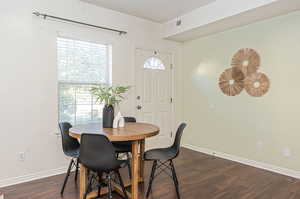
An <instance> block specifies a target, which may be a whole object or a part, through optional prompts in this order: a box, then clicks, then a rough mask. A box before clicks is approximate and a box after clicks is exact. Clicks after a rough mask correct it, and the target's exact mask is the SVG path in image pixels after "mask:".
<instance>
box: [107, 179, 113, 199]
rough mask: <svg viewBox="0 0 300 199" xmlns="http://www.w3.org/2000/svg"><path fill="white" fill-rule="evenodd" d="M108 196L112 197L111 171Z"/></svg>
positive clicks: (110, 198)
mask: <svg viewBox="0 0 300 199" xmlns="http://www.w3.org/2000/svg"><path fill="white" fill-rule="evenodd" d="M108 198H109V199H112V198H113V197H112V184H111V173H108Z"/></svg>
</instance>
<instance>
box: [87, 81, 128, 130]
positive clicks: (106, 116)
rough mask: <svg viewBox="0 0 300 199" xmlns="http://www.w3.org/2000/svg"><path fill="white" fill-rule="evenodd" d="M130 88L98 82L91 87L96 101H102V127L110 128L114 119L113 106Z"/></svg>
mask: <svg viewBox="0 0 300 199" xmlns="http://www.w3.org/2000/svg"><path fill="white" fill-rule="evenodd" d="M129 89H130V86H111V85H108V84H100V85H98V86H94V87H92V88H91V93H92V95H94V96H95V97H96V101H97V102H100V103H104V108H103V118H102V120H103V121H102V122H103V128H112V127H113V121H114V107H115V106H116V105H118V104H119V103H120V102H121V101H122V100H123V99H125V97H124V94H125V93H126V92H127V91H128V90H129Z"/></svg>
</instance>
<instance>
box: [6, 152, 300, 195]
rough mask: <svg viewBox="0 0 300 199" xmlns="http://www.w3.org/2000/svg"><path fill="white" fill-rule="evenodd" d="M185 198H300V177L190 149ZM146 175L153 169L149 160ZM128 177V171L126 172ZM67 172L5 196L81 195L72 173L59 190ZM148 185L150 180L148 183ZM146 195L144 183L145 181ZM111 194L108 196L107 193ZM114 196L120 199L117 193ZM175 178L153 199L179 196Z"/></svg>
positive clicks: (183, 161)
mask: <svg viewBox="0 0 300 199" xmlns="http://www.w3.org/2000/svg"><path fill="white" fill-rule="evenodd" d="M175 164H176V165H175V166H176V168H177V173H178V178H179V182H180V189H181V195H182V199H300V180H296V179H294V178H290V177H286V176H282V175H279V174H275V173H271V172H268V171H264V170H261V169H257V168H253V167H249V166H245V165H242V164H239V163H235V162H232V161H228V160H224V159H220V158H215V157H212V156H209V155H205V154H202V153H198V152H193V151H190V150H187V149H182V153H181V155H180V156H179V158H178V159H177V160H176V161H175ZM146 166H147V168H146V175H147V177H148V174H149V173H148V171H149V170H150V164H148V163H147V165H146ZM123 175H124V178H125V176H126V173H125V172H124V173H123ZM63 178H64V175H58V176H53V177H49V178H46V179H41V180H36V181H33V182H29V183H24V184H19V185H15V186H11V187H7V188H3V189H2V190H3V192H4V194H5V199H77V198H78V185H76V184H75V183H74V180H73V176H71V178H70V181H69V184H68V185H67V188H66V190H65V194H64V197H61V196H60V194H59V191H60V187H61V183H62V182H63ZM145 186H147V183H146V185H145ZM141 189H142V192H141V193H140V194H141V196H142V197H141V198H143V195H144V194H143V189H144V186H143V185H141ZM103 198H107V197H103ZM114 198H116V199H120V197H118V196H117V195H114ZM175 198H176V195H175V190H174V186H173V184H172V181H171V179H170V178H169V177H168V176H165V175H164V174H163V175H162V176H160V177H159V178H157V179H156V180H155V181H154V185H153V193H152V194H151V196H150V197H149V199H175Z"/></svg>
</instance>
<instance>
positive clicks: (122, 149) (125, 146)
mask: <svg viewBox="0 0 300 199" xmlns="http://www.w3.org/2000/svg"><path fill="white" fill-rule="evenodd" d="M124 120H125V123H130V122H136V119H135V118H134V117H124ZM112 143H113V145H114V147H115V149H116V152H117V156H119V154H121V153H124V154H126V159H127V166H128V173H129V177H130V178H131V158H130V153H131V147H132V142H130V141H123V142H112Z"/></svg>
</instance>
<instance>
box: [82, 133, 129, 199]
mask: <svg viewBox="0 0 300 199" xmlns="http://www.w3.org/2000/svg"><path fill="white" fill-rule="evenodd" d="M115 153H116V152H115V148H114V146H113V145H112V143H111V142H110V141H109V140H108V138H107V137H106V136H104V135H97V134H82V135H81V146H80V155H79V161H80V163H81V164H83V165H84V166H85V167H86V168H87V169H88V171H89V172H88V173H89V175H88V185H87V189H86V192H85V194H84V199H86V197H87V194H88V193H89V192H90V191H91V190H92V183H93V182H95V181H96V182H97V183H98V184H97V186H98V196H97V198H100V197H101V196H100V194H101V188H102V186H103V185H104V184H107V185H108V196H109V198H110V199H111V198H112V177H113V174H116V177H117V178H118V181H119V182H120V185H121V187H122V190H123V193H124V196H125V199H128V196H127V192H126V190H125V187H124V183H123V180H122V177H121V175H120V172H119V169H120V168H121V167H122V166H123V165H125V164H126V161H124V160H118V159H117V157H116V154H115ZM90 171H92V172H94V173H92V172H90ZM94 174H96V175H94ZM103 174H106V183H105V182H103V179H102V177H103Z"/></svg>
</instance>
